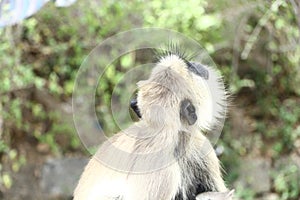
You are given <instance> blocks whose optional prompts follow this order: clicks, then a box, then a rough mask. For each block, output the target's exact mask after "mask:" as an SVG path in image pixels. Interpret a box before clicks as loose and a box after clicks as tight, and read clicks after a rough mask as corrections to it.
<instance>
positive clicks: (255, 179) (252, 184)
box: [235, 158, 271, 194]
mask: <svg viewBox="0 0 300 200" xmlns="http://www.w3.org/2000/svg"><path fill="white" fill-rule="evenodd" d="M270 172H271V161H270V160H268V159H263V158H244V159H242V160H241V165H240V169H239V175H240V176H239V178H238V180H237V182H236V183H235V186H236V187H237V186H239V187H240V186H242V187H244V188H249V189H251V190H253V191H254V192H255V193H257V194H259V193H265V192H269V191H270V189H271V178H270Z"/></svg>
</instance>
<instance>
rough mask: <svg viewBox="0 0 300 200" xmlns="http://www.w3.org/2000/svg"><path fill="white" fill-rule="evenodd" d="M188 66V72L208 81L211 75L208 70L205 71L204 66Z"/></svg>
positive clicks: (192, 64) (189, 63)
mask: <svg viewBox="0 0 300 200" xmlns="http://www.w3.org/2000/svg"><path fill="white" fill-rule="evenodd" d="M187 65H188V70H190V71H191V72H193V73H194V74H196V75H198V76H200V77H202V78H204V79H205V80H208V77H209V73H208V70H207V69H205V67H204V66H203V65H201V64H200V63H195V62H188V63H187Z"/></svg>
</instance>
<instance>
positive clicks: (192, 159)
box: [174, 132, 216, 200]
mask: <svg viewBox="0 0 300 200" xmlns="http://www.w3.org/2000/svg"><path fill="white" fill-rule="evenodd" d="M178 134H179V137H180V138H179V143H178V145H177V147H176V148H175V151H174V155H175V156H176V158H177V160H178V164H179V166H180V170H181V171H180V173H181V177H182V181H183V184H182V187H183V188H181V190H179V191H178V193H177V195H176V196H175V198H174V200H195V198H196V196H197V195H198V194H200V193H202V192H209V191H216V187H215V185H214V181H213V179H212V178H211V175H210V173H209V169H208V166H207V163H206V162H205V160H203V158H202V157H201V155H194V156H189V155H186V148H188V145H189V142H190V135H189V133H186V132H179V133H178ZM185 197H186V198H185Z"/></svg>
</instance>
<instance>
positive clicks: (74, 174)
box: [40, 158, 88, 198]
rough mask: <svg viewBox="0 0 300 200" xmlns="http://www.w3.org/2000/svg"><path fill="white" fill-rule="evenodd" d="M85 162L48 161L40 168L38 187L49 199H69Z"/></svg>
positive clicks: (74, 160)
mask: <svg viewBox="0 0 300 200" xmlns="http://www.w3.org/2000/svg"><path fill="white" fill-rule="evenodd" d="M87 162H88V159H85V158H64V159H51V160H48V161H47V162H46V163H45V164H44V166H43V168H42V178H41V182H40V186H41V189H42V191H43V193H45V194H48V196H49V197H50V198H51V197H52V198H56V197H71V196H72V193H73V191H74V189H75V187H76V184H77V182H78V180H79V178H80V175H81V173H82V171H83V169H84V167H85V165H86V164H87Z"/></svg>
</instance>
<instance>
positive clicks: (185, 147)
mask: <svg viewBox="0 0 300 200" xmlns="http://www.w3.org/2000/svg"><path fill="white" fill-rule="evenodd" d="M172 50H174V49H170V50H169V51H166V52H164V53H163V54H162V55H161V56H160V59H159V61H158V63H157V64H156V65H155V67H154V68H153V69H152V72H151V75H150V77H149V78H148V79H147V80H144V81H140V82H139V83H138V84H137V85H138V87H139V91H138V93H137V100H136V101H134V102H132V103H131V104H132V105H133V106H134V109H135V110H136V112H137V111H138V115H139V117H140V120H139V121H138V122H135V123H134V124H132V125H131V126H130V127H128V128H127V129H125V130H122V131H120V132H119V133H117V134H115V135H114V136H112V137H111V138H109V139H108V141H106V142H104V143H103V144H102V145H101V146H100V148H99V149H98V151H97V153H96V154H95V155H94V156H93V157H92V158H91V160H90V161H89V163H88V164H87V166H86V167H85V169H84V172H83V173H82V175H81V178H80V180H79V183H78V185H77V187H76V189H75V191H74V200H117V199H122V200H195V199H196V196H197V195H198V194H200V193H203V192H226V191H228V189H227V188H226V186H225V184H224V181H223V179H222V174H221V167H220V164H219V160H218V158H217V156H216V154H215V152H214V150H213V147H212V145H211V143H210V142H209V141H208V139H207V138H206V137H205V136H204V134H203V133H204V131H207V130H211V129H212V127H213V126H215V125H217V124H218V120H219V119H220V118H222V117H223V115H224V114H225V113H224V109H223V108H224V106H225V104H226V92H225V91H224V90H223V88H222V84H221V83H222V82H221V76H220V75H218V74H217V73H216V72H215V71H214V70H213V69H211V68H209V67H206V66H203V65H201V64H199V63H195V62H190V61H188V59H187V58H186V57H185V56H184V55H183V54H181V53H180V52H178V51H177V50H176V51H175V52H174V51H172ZM209 81H210V83H213V85H214V86H215V87H214V88H209V87H208V85H209V84H207V83H208V82H209ZM212 90H213V91H212ZM212 93H214V94H216V95H214V96H213V98H212Z"/></svg>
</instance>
